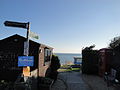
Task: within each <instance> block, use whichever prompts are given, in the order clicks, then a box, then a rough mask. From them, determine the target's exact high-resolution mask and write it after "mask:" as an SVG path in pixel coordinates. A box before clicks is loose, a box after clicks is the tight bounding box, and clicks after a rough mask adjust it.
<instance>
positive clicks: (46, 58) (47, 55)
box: [44, 49, 52, 62]
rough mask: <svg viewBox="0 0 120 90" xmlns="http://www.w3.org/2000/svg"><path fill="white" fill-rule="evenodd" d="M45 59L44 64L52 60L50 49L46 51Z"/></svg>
mask: <svg viewBox="0 0 120 90" xmlns="http://www.w3.org/2000/svg"><path fill="white" fill-rule="evenodd" d="M44 54H45V57H44V62H48V61H50V60H51V55H52V52H51V50H50V49H45V52H44Z"/></svg>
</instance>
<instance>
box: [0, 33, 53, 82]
mask: <svg viewBox="0 0 120 90" xmlns="http://www.w3.org/2000/svg"><path fill="white" fill-rule="evenodd" d="M25 41H26V38H25V37H23V36H20V35H17V34H15V35H13V36H10V37H7V38H5V39H2V40H0V79H2V80H3V79H4V80H12V81H14V80H16V78H17V76H18V75H19V74H21V73H22V67H18V56H24V55H23V52H24V42H25ZM52 50H53V48H52V47H49V46H47V45H44V44H40V43H37V42H34V41H32V40H30V41H29V56H34V66H33V67H31V69H30V72H31V76H33V77H38V76H43V77H44V76H45V73H46V70H47V68H48V67H49V65H50V61H51V56H52Z"/></svg>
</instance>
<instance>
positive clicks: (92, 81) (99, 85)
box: [82, 74, 120, 90]
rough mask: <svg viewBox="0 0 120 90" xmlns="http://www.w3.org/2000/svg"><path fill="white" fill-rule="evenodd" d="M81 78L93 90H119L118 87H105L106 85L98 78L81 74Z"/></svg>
mask: <svg viewBox="0 0 120 90" xmlns="http://www.w3.org/2000/svg"><path fill="white" fill-rule="evenodd" d="M82 78H83V80H84V81H85V82H86V83H87V84H88V85H89V86H90V87H91V88H92V89H93V90H120V87H119V86H109V87H107V83H106V82H105V81H104V80H103V78H101V77H99V76H94V75H85V74H83V75H82Z"/></svg>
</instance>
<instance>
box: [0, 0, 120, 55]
mask: <svg viewBox="0 0 120 90" xmlns="http://www.w3.org/2000/svg"><path fill="white" fill-rule="evenodd" d="M6 20H8V21H16V22H30V30H31V31H32V32H35V33H37V34H38V35H39V37H40V39H39V40H35V39H32V40H34V41H36V42H39V43H43V44H46V45H48V46H51V47H53V48H54V52H55V53H81V50H82V48H85V47H88V46H91V45H93V44H95V45H96V46H95V49H100V48H105V47H108V45H109V43H110V41H111V39H113V38H114V37H116V36H119V35H120V0H0V39H3V38H5V37H8V36H11V35H14V34H19V35H21V36H25V37H26V29H21V28H13V27H5V26H4V22H5V21H6Z"/></svg>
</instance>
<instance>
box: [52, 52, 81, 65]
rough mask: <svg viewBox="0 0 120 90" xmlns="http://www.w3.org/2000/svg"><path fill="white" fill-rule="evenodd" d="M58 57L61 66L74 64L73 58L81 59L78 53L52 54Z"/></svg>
mask: <svg viewBox="0 0 120 90" xmlns="http://www.w3.org/2000/svg"><path fill="white" fill-rule="evenodd" d="M54 54H55V55H57V56H58V58H59V60H60V63H61V65H64V64H72V63H74V57H76V56H77V57H82V55H81V54H78V53H54Z"/></svg>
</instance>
